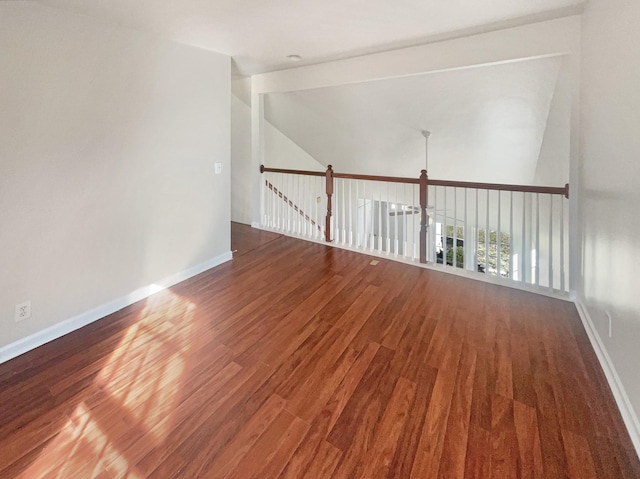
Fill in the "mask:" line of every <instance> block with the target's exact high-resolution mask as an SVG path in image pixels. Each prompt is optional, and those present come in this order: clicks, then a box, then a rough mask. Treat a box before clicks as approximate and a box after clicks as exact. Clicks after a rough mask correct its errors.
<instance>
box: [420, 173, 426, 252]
mask: <svg viewBox="0 0 640 479" xmlns="http://www.w3.org/2000/svg"><path fill="white" fill-rule="evenodd" d="M427 183H428V178H427V170H422V171H421V172H420V212H421V214H420V262H421V263H426V262H427V226H428V225H427Z"/></svg>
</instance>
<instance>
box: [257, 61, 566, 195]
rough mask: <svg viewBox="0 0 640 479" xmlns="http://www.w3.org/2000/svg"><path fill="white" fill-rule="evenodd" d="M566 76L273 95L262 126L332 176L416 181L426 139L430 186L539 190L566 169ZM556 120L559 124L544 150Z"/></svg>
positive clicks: (517, 74)
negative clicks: (329, 168)
mask: <svg viewBox="0 0 640 479" xmlns="http://www.w3.org/2000/svg"><path fill="white" fill-rule="evenodd" d="M561 67H562V58H561V57H556V58H546V59H538V60H528V61H520V62H514V63H509V64H502V65H493V66H484V67H477V68H469V69H462V70H457V71H449V72H442V73H431V74H425V75H416V76H411V77H405V78H395V79H389V80H382V81H374V82H366V83H359V84H351V85H343V86H338V87H331V88H321V89H316V90H308V91H300V92H290V93H277V94H269V95H267V96H266V98H265V108H266V117H267V119H268V120H269V122H270V123H272V124H273V125H274V126H275V127H276V128H278V129H279V130H280V131H281V132H282V133H284V134H285V135H286V136H287V137H288V138H290V139H291V140H292V141H293V142H295V143H296V144H297V145H299V146H300V147H301V148H302V149H303V150H305V151H306V152H307V153H309V154H310V155H311V156H312V157H314V158H315V159H316V160H318V161H319V162H320V163H322V164H323V165H328V164H333V167H334V169H335V171H340V172H348V173H367V174H378V175H394V176H412V177H415V176H417V175H418V174H419V172H420V170H421V169H422V168H424V167H425V140H424V138H423V136H422V135H421V130H429V131H431V132H432V135H431V137H430V140H429V175H430V176H431V177H432V178H437V179H450V180H462V181H486V182H496V183H517V184H533V183H534V182H535V181H536V177H538V178H540V173H541V172H540V168H541V167H542V168H546V169H549V168H551V169H552V170H553V171H556V170H557V171H561V170H563V168H558V166H561V165H558V163H559V162H564V163H566V162H568V156H567V155H566V148H567V147H568V141H569V137H568V132H569V130H568V127H566V121H567V119H568V115H569V110H568V108H567V107H566V105H564V106H563V105H561V104H557V102H558V100H560V99H561V98H555V103H554V95H555V94H556V92H557V88H556V86H557V83H558V78H559V74H560V72H561ZM556 104H557V105H556ZM554 105H556V106H555V107H554ZM552 107H554V108H553V109H552ZM550 114H553V115H554V116H553V118H556V117H558V118H559V119H560V122H559V123H558V122H556V121H555V120H554V126H553V127H552V128H554V129H555V130H557V131H553V132H552V134H550V135H548V136H547V138H546V143H545V134H546V133H549V132H548V131H547V128H548V120H549V118H550ZM556 124H557V126H555V125H556ZM551 139H553V143H550V141H551ZM543 143H544V144H543ZM265 160H266V163H267V164H269V161H270V159H269V158H265ZM549 162H550V164H548V163H549ZM294 166H295V165H294ZM560 176H562V175H558V174H554V175H551V177H549V176H548V175H547V176H546V177H545V179H546V180H547V181H549V180H550V181H552V182H553V183H554V184H555V183H557V184H564V181H565V180H566V178H562V177H560Z"/></svg>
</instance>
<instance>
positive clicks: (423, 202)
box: [260, 165, 569, 263]
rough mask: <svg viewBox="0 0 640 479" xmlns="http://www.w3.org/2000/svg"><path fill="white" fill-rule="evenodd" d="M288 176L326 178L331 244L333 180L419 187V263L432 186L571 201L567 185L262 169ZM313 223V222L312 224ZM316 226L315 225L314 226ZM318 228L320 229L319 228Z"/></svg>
mask: <svg viewBox="0 0 640 479" xmlns="http://www.w3.org/2000/svg"><path fill="white" fill-rule="evenodd" d="M264 172H271V173H287V174H292V175H306V176H324V177H325V191H326V194H327V214H326V217H325V229H324V234H325V241H327V242H328V243H330V242H331V216H332V215H333V208H332V202H331V199H332V196H333V188H334V178H345V179H352V180H369V181H386V182H392V183H409V184H414V185H419V186H420V210H419V211H420V262H421V263H426V262H427V230H428V224H427V222H428V219H429V218H428V215H427V205H428V192H429V185H434V186H448V187H453V188H472V189H477V190H487V191H488V190H496V191H519V192H523V193H543V194H550V195H563V196H564V197H565V198H569V185H568V184H566V185H564V188H554V187H551V186H525V185H505V184H499V183H475V182H470V181H448V180H432V179H430V178H429V177H428V176H427V170H422V171H421V172H420V177H419V178H401V177H394V176H375V175H357V174H351V173H335V172H334V171H333V168H332V167H331V165H329V166H328V167H327V170H326V171H324V172H320V171H306V170H289V169H282V168H267V167H265V166H264V165H260V173H264ZM267 185H268V186H269V188H270V189H272V190H273V191H274V192H276V194H279V195H280V196H281V197H282V198H283V199H284V200H285V201H288V203H289V204H290V205H291V206H293V207H295V209H296V211H299V213H300V214H301V215H302V216H303V217H304V218H305V219H310V218H309V217H308V216H307V215H305V214H304V212H303V211H301V210H299V208H298V207H297V206H295V205H294V204H293V203H292V202H291V201H290V200H288V198H286V197H284V195H282V193H280V192H278V191H277V189H276V188H275V187H274V186H273V185H272V184H271V183H269V182H267ZM312 223H313V221H312ZM313 224H314V225H315V223H313ZM318 228H319V226H318Z"/></svg>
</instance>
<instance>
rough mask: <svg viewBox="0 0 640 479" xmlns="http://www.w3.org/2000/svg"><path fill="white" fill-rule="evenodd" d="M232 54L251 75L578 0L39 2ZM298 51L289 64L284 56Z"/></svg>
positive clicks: (571, 8) (532, 14) (555, 12)
mask: <svg viewBox="0 0 640 479" xmlns="http://www.w3.org/2000/svg"><path fill="white" fill-rule="evenodd" d="M40 1H41V3H45V4H48V5H51V6H54V7H59V8H64V9H67V10H71V11H74V12H78V13H84V14H87V15H90V16H93V17H96V18H97V19H99V20H100V21H102V22H105V23H109V24H116V25H120V26H124V27H130V28H135V29H140V30H145V31H150V32H153V33H156V34H158V35H161V36H164V37H167V38H170V39H172V40H175V41H178V42H181V43H185V44H189V45H193V46H197V47H201V48H205V49H209V50H214V51H217V52H220V53H224V54H227V55H231V56H232V57H233V59H234V61H235V64H236V67H237V72H238V73H239V74H241V75H252V74H256V73H264V72H268V71H274V70H279V69H283V68H289V67H292V66H298V65H303V64H311V63H320V62H323V61H329V60H335V59H338V58H346V57H350V56H355V55H360V54H364V53H372V52H375V51H383V50H389V49H393V48H398V47H401V46H409V45H416V44H420V43H425V42H427V41H433V40H435V39H437V38H438V36H440V37H443V36H447V34H451V33H452V32H455V34H458V35H461V34H464V33H465V31H466V32H467V33H469V32H470V31H471V30H474V29H476V30H477V29H486V28H490V27H491V26H493V27H494V28H495V27H497V26H506V25H508V24H509V22H511V23H513V22H518V19H520V20H524V19H525V18H526V20H527V21H529V22H530V21H534V20H542V19H548V18H552V17H554V16H560V15H566V14H568V13H576V12H577V11H579V10H580V8H581V5H582V4H583V3H584V0H535V1H532V0H485V1H479V0H447V1H443V0H395V1H389V0H288V1H278V0H40ZM449 36H450V35H449ZM290 54H298V55H301V56H302V57H303V60H302V62H300V63H295V64H292V63H290V62H288V60H286V56H287V55H290Z"/></svg>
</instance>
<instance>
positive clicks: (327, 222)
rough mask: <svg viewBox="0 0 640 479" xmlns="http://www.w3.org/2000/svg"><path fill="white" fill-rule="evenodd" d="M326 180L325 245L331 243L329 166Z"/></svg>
mask: <svg viewBox="0 0 640 479" xmlns="http://www.w3.org/2000/svg"><path fill="white" fill-rule="evenodd" d="M325 177H326V179H327V217H326V220H325V223H324V239H325V241H326V242H327V243H330V242H331V215H332V209H331V196H333V168H332V166H331V165H329V166H328V167H327V171H326V173H325Z"/></svg>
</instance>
